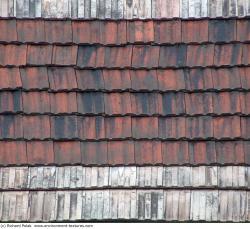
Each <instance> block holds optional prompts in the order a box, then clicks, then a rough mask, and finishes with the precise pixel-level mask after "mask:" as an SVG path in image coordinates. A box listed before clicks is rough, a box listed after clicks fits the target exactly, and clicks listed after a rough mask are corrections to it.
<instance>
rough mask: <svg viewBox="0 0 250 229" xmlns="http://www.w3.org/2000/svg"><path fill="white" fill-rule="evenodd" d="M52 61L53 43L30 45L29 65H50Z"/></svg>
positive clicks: (28, 50) (28, 53)
mask: <svg viewBox="0 0 250 229" xmlns="http://www.w3.org/2000/svg"><path fill="white" fill-rule="evenodd" d="M51 63H52V46H51V45H28V49H27V64H28V65H48V64H51Z"/></svg>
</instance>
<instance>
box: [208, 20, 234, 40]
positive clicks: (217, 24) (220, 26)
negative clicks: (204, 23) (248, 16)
mask: <svg viewBox="0 0 250 229" xmlns="http://www.w3.org/2000/svg"><path fill="white" fill-rule="evenodd" d="M235 40H236V20H228V19H225V20H222V19H218V20H210V21H209V41H211V42H230V41H235Z"/></svg>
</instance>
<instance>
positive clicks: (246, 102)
mask: <svg viewBox="0 0 250 229" xmlns="http://www.w3.org/2000/svg"><path fill="white" fill-rule="evenodd" d="M240 107H241V113H242V114H247V115H249V114H250V93H249V92H245V93H241V94H240Z"/></svg>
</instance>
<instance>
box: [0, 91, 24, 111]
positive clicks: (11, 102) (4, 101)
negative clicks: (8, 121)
mask: <svg viewBox="0 0 250 229" xmlns="http://www.w3.org/2000/svg"><path fill="white" fill-rule="evenodd" d="M21 110H22V96H21V92H20V91H14V92H10V91H4V92H0V112H1V113H8V112H20V111H21Z"/></svg>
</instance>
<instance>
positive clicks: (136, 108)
mask: <svg viewBox="0 0 250 229" xmlns="http://www.w3.org/2000/svg"><path fill="white" fill-rule="evenodd" d="M130 97H131V109H132V113H133V114H137V115H153V114H158V113H159V112H158V97H157V94H156V93H131V94H130Z"/></svg>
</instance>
